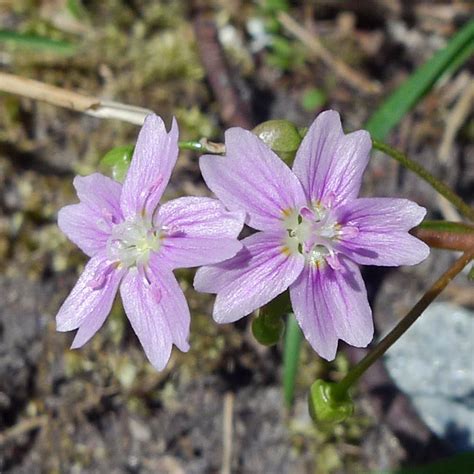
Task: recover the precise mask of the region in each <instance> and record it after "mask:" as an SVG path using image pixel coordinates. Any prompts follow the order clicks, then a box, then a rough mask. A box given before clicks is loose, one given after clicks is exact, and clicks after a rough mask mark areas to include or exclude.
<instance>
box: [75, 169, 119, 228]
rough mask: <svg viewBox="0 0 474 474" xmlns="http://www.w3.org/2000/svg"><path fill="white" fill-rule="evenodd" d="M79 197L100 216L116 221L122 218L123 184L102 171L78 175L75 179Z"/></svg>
mask: <svg viewBox="0 0 474 474" xmlns="http://www.w3.org/2000/svg"><path fill="white" fill-rule="evenodd" d="M73 184H74V187H75V188H76V192H77V197H78V198H79V200H80V201H81V203H83V204H85V205H86V206H88V207H89V208H90V209H91V210H92V211H94V212H95V213H96V214H97V215H98V216H101V217H103V218H105V219H107V220H108V221H111V220H112V219H113V221H114V222H116V221H117V219H119V218H121V216H122V211H121V210H120V195H121V193H122V185H121V184H120V183H118V182H117V181H114V180H113V179H111V178H109V177H107V176H104V175H103V174H101V173H92V174H90V175H88V176H76V177H75V178H74V181H73Z"/></svg>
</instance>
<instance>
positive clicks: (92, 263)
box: [56, 253, 123, 347]
mask: <svg viewBox="0 0 474 474" xmlns="http://www.w3.org/2000/svg"><path fill="white" fill-rule="evenodd" d="M122 276H123V271H119V270H117V269H115V268H114V267H113V266H112V265H111V262H110V261H108V260H107V257H106V255H105V253H100V254H97V255H95V256H94V257H92V258H91V259H90V260H89V262H88V263H87V265H86V267H85V268H84V271H83V272H82V275H81V276H80V277H79V280H78V282H77V283H76V285H75V286H74V288H73V289H72V291H71V293H70V294H69V296H68V297H67V298H66V301H64V303H63V304H62V306H61V308H59V311H58V314H57V316H56V325H57V330H58V331H71V330H73V329H76V328H78V327H80V326H82V325H83V324H87V325H88V326H89V325H91V329H90V330H89V329H87V330H86V329H84V330H83V331H82V332H83V333H84V332H87V337H86V338H85V339H84V340H83V343H85V342H87V340H88V339H90V337H92V336H93V334H94V332H95V331H97V330H98V329H99V327H100V326H101V325H102V323H103V322H104V320H105V318H106V317H107V315H108V314H109V312H110V309H111V308H112V303H113V301H114V298H115V294H116V293H117V288H118V285H119V283H120V279H121V278H122ZM95 327H97V329H95V331H94V332H92V329H93V328H95ZM84 336H85V335H84ZM80 339H81V340H82V336H81V338H80ZM74 347H79V346H78V345H77V344H76V341H75V343H74Z"/></svg>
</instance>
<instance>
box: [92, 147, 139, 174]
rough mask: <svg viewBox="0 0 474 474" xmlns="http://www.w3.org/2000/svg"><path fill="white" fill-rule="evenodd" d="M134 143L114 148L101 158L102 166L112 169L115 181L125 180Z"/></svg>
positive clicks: (108, 169)
mask: <svg viewBox="0 0 474 474" xmlns="http://www.w3.org/2000/svg"><path fill="white" fill-rule="evenodd" d="M134 149H135V146H134V145H123V146H118V147H115V148H112V150H110V151H109V152H107V153H106V154H105V156H104V157H103V158H102V159H101V160H100V165H101V167H103V168H105V169H106V170H107V171H110V172H111V174H112V177H113V178H114V179H115V181H119V182H123V180H124V179H125V176H126V174H127V171H128V168H129V166H130V162H131V161H132V156H133V150H134Z"/></svg>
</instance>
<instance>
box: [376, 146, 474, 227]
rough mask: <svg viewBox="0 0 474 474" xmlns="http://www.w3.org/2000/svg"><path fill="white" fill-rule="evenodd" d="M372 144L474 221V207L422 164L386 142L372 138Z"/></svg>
mask: <svg viewBox="0 0 474 474" xmlns="http://www.w3.org/2000/svg"><path fill="white" fill-rule="evenodd" d="M372 145H373V147H374V148H375V149H376V150H379V151H381V152H383V153H385V154H386V155H388V156H390V157H392V158H394V159H395V160H397V161H398V162H399V163H400V164H401V165H403V166H404V167H405V168H408V169H409V170H410V171H413V172H414V173H415V174H417V175H418V176H419V177H420V178H422V179H424V180H425V181H426V182H427V183H429V184H430V185H431V186H432V187H433V188H434V189H435V190H436V191H438V192H439V193H440V194H441V195H442V196H444V197H445V198H446V199H447V200H448V201H449V202H450V203H451V204H453V205H454V206H455V207H456V208H457V209H458V210H459V211H460V212H461V213H462V214H464V215H465V216H466V217H467V218H468V219H469V220H471V221H474V209H473V208H472V207H471V206H469V204H467V203H466V202H464V200H463V199H462V198H461V197H460V196H458V195H457V194H456V193H455V192H454V191H452V190H451V188H449V187H448V186H446V185H445V184H444V183H443V182H441V181H439V180H438V179H437V178H435V177H434V176H433V175H432V174H431V173H430V172H429V171H428V170H426V169H425V168H424V167H423V166H421V165H420V164H418V163H416V162H415V161H412V160H410V159H409V158H408V157H407V156H406V155H405V154H404V153H402V152H401V151H399V150H396V149H395V148H392V147H391V146H389V145H387V144H386V143H383V142H380V141H378V140H375V139H372Z"/></svg>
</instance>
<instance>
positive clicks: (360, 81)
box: [278, 13, 382, 94]
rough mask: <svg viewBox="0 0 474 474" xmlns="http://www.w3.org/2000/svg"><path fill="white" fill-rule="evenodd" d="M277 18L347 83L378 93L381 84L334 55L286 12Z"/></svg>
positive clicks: (364, 90) (365, 90)
mask: <svg viewBox="0 0 474 474" xmlns="http://www.w3.org/2000/svg"><path fill="white" fill-rule="evenodd" d="M278 20H279V21H280V23H281V24H282V25H283V27H284V28H285V29H286V30H287V31H288V32H289V33H291V34H292V35H293V36H294V37H295V38H297V39H299V40H300V41H301V42H302V43H303V44H304V45H305V46H306V47H307V48H308V49H309V50H310V51H311V52H312V53H314V54H315V55H316V56H318V57H319V58H321V60H322V61H323V62H324V63H325V64H326V65H327V66H328V67H329V68H331V69H332V70H333V71H334V72H335V73H336V74H337V75H338V76H339V77H340V78H341V79H343V80H344V81H346V82H347V83H348V84H350V85H351V86H353V87H355V88H356V89H359V90H361V91H363V92H365V93H367V94H379V93H380V92H382V86H381V84H379V83H378V82H375V81H371V80H369V79H367V78H366V77H364V76H363V75H362V74H361V73H359V72H357V71H356V70H354V69H352V68H351V67H350V66H348V65H347V64H346V63H345V62H343V61H341V60H340V59H338V58H336V57H334V56H333V55H332V54H331V52H330V51H329V50H328V49H326V48H325V46H324V45H323V44H322V43H321V41H320V40H319V38H318V37H317V36H315V35H313V34H312V33H310V32H309V31H308V30H306V29H305V28H303V27H302V26H300V25H299V24H298V22H297V21H296V20H294V19H293V18H291V16H289V15H288V14H286V13H280V14H279V15H278Z"/></svg>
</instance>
